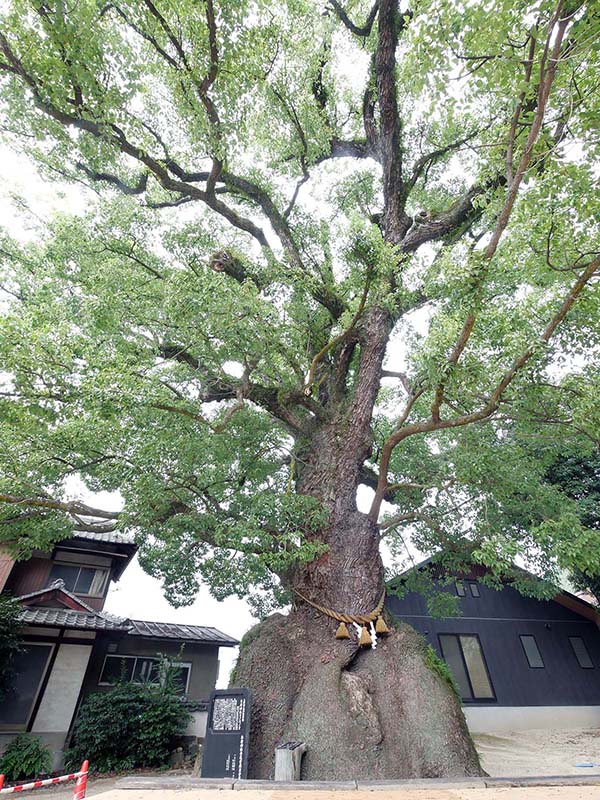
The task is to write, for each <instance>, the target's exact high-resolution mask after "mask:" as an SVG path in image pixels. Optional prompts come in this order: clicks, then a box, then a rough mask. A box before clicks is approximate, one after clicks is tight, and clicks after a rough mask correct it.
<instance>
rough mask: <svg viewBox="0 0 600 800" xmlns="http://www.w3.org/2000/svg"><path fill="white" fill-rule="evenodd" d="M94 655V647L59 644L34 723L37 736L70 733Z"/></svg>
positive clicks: (89, 645)
mask: <svg viewBox="0 0 600 800" xmlns="http://www.w3.org/2000/svg"><path fill="white" fill-rule="evenodd" d="M91 652H92V645H91V644H61V645H60V647H59V650H58V653H57V655H56V660H55V661H54V665H53V667H52V673H51V674H50V678H49V680H48V684H47V686H46V691H45V692H44V697H43V698H42V702H41V703H40V707H39V709H38V712H37V714H36V717H35V721H34V723H33V727H32V731H33V732H34V733H38V732H40V733H42V732H43V733H46V732H54V731H56V732H58V731H62V732H63V733H65V734H66V733H67V731H68V730H69V725H70V724H71V719H72V718H73V714H74V713H75V706H76V704H77V698H78V697H79V690H80V689H81V684H82V682H83V677H84V675H85V671H86V669H87V665H88V661H89V659H90V654H91Z"/></svg>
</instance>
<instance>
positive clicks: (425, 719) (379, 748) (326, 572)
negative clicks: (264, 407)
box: [234, 308, 481, 780]
mask: <svg viewBox="0 0 600 800" xmlns="http://www.w3.org/2000/svg"><path fill="white" fill-rule="evenodd" d="M390 328H391V320H390V317H389V314H388V313H387V312H386V311H385V310H383V309H378V308H372V309H371V310H370V311H369V312H368V313H367V314H366V315H365V319H364V320H363V325H362V330H361V335H360V339H359V341H360V362H359V367H358V371H357V375H356V379H355V382H354V387H353V390H352V391H351V392H349V393H348V392H340V394H339V399H337V400H336V394H335V392H336V388H335V381H333V382H330V384H329V388H330V395H329V396H330V398H333V399H334V400H335V401H336V402H332V403H330V404H329V414H328V418H327V420H326V421H325V422H323V423H322V424H321V426H320V427H319V428H318V429H316V430H314V431H312V434H311V436H310V439H309V440H308V441H307V442H306V447H305V448H302V447H299V448H298V450H299V453H300V456H301V457H300V458H299V463H300V464H301V468H300V469H299V472H298V480H297V483H296V491H298V492H300V493H301V494H308V495H311V496H313V497H316V498H318V499H319V501H320V502H321V503H322V504H323V506H325V507H326V508H327V509H328V511H329V520H328V525H327V527H326V528H325V529H324V530H322V531H320V532H319V533H318V535H317V534H315V535H316V536H317V538H318V539H319V541H322V542H323V543H324V544H325V545H326V546H327V550H326V552H324V553H323V555H322V556H321V557H319V558H317V559H316V560H315V561H313V562H312V563H310V564H308V565H300V566H298V567H297V568H296V570H295V571H294V572H293V573H292V574H288V575H285V576H282V580H283V582H284V583H285V585H286V586H288V587H289V588H290V589H291V590H292V591H293V592H294V593H295V594H296V599H297V604H296V607H295V608H294V610H293V611H292V613H291V614H290V615H289V616H288V617H284V616H282V615H280V614H276V615H274V616H272V617H270V618H269V619H267V620H265V621H264V622H262V623H260V624H259V625H257V626H256V627H255V628H254V629H253V630H252V631H251V632H250V633H249V634H248V635H247V636H246V637H245V640H244V642H243V646H242V647H241V652H240V657H239V660H238V664H237V667H236V670H235V675H234V684H235V685H238V686H247V687H248V688H249V689H250V690H251V691H252V695H253V707H252V730H251V737H250V777H252V778H268V777H270V776H271V775H272V771H273V765H274V752H275V747H276V746H277V745H278V744H280V743H282V742H284V741H289V740H298V739H300V740H303V741H305V742H306V744H307V746H308V750H307V754H306V756H305V757H304V764H303V771H302V775H303V777H304V778H305V779H308V778H319V779H330V780H335V779H338V780H341V779H346V778H363V779H365V778H368V779H378V778H403V777H404V778H408V777H439V776H462V775H477V774H480V771H481V770H480V766H479V761H478V758H477V753H476V751H475V749H474V747H473V744H472V742H471V739H470V737H469V734H468V731H467V728H466V723H465V720H464V716H463V714H462V711H461V708H460V704H459V702H458V700H457V698H456V696H455V694H454V692H453V689H452V687H451V686H450V685H449V683H448V682H447V681H446V680H444V678H443V676H442V674H441V673H439V672H436V671H435V669H432V666H431V663H430V662H431V658H430V657H429V661H428V655H427V649H426V646H425V643H424V642H423V639H422V638H421V637H420V636H418V635H417V634H416V633H415V631H414V630H412V628H409V627H408V626H406V625H403V626H401V628H400V629H399V630H392V632H391V633H390V635H389V636H387V637H385V638H383V637H381V638H379V640H378V645H377V647H376V649H371V648H360V647H359V645H358V638H357V634H356V632H355V631H354V630H353V629H352V630H351V639H349V640H336V638H335V631H336V627H337V624H338V623H337V622H336V621H335V620H333V619H331V618H330V617H328V616H326V615H325V614H322V613H321V612H319V611H317V610H315V609H314V608H313V607H312V606H310V605H309V604H308V603H306V602H304V600H303V599H302V596H303V597H306V598H308V599H309V600H310V601H312V602H315V603H317V604H319V605H321V606H324V607H327V608H329V609H333V610H334V611H337V612H340V613H343V614H359V615H360V614H368V613H369V612H370V611H372V610H373V609H374V608H375V607H376V605H377V603H378V601H379V599H380V597H381V593H382V590H383V565H382V562H381V556H380V553H379V539H380V536H379V527H378V525H377V523H376V522H375V521H373V520H372V519H370V518H369V517H368V516H367V515H366V514H362V513H361V512H359V511H358V510H357V508H356V490H357V487H358V484H359V482H360V471H361V467H362V465H363V463H364V461H365V459H366V458H367V457H368V455H369V453H370V450H371V446H372V438H371V437H372V431H371V415H372V410H373V405H374V403H375V399H376V396H377V391H378V387H379V383H380V378H381V364H382V361H383V357H384V353H385V346H386V343H387V340H388V336H389V332H390ZM351 627H352V626H350V628H351Z"/></svg>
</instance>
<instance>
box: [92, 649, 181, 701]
mask: <svg viewBox="0 0 600 800" xmlns="http://www.w3.org/2000/svg"><path fill="white" fill-rule="evenodd" d="M169 666H170V672H169V677H170V679H171V680H173V684H174V686H175V689H176V690H177V692H178V693H179V694H187V691H188V686H189V683H190V675H191V672H192V665H191V664H190V663H189V662H180V661H172V662H171V663H170V664H169ZM162 680H163V679H162V678H161V675H160V659H158V658H147V657H145V656H120V655H114V656H112V655H107V656H106V658H105V659H104V666H103V667H102V672H101V674H100V680H99V681H98V685H99V686H114V685H115V684H117V683H129V682H130V681H132V682H134V683H153V684H160V683H162Z"/></svg>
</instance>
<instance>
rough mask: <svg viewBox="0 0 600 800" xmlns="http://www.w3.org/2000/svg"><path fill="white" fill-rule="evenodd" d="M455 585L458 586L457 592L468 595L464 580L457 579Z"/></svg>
mask: <svg viewBox="0 0 600 800" xmlns="http://www.w3.org/2000/svg"><path fill="white" fill-rule="evenodd" d="M455 586H456V594H457V595H458V596H459V597H464V596H465V595H466V592H465V585H464V583H463V582H462V581H456V584H455Z"/></svg>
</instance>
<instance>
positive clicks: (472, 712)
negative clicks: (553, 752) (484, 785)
mask: <svg viewBox="0 0 600 800" xmlns="http://www.w3.org/2000/svg"><path fill="white" fill-rule="evenodd" d="M429 563H430V562H423V564H421V565H418V567H417V569H423V568H427V567H428V565H429ZM483 575H484V570H483V569H482V568H481V567H473V569H472V571H471V572H470V573H469V574H466V575H461V576H457V577H456V580H454V581H453V582H451V583H449V584H444V583H443V582H442V581H439V580H438V581H437V583H438V589H439V590H440V591H443V592H451V593H453V594H455V595H457V596H458V598H459V606H460V616H453V617H444V618H442V619H436V618H434V617H432V616H431V615H430V613H429V612H428V609H427V602H426V599H425V597H424V596H422V595H421V594H419V593H417V592H408V593H407V594H405V595H404V596H403V597H396V596H393V595H390V596H389V597H388V599H387V601H386V605H387V608H388V610H389V611H390V612H392V613H393V614H394V615H395V616H396V617H398V618H399V619H401V620H404V621H406V622H407V623H409V624H410V625H412V626H413V627H414V628H415V629H416V630H417V631H419V633H421V634H422V635H423V636H424V637H425V639H426V640H427V642H428V643H429V644H431V645H432V646H433V647H434V648H435V650H436V651H437V653H438V654H439V655H440V656H441V657H442V658H444V660H445V661H446V662H447V663H448V665H449V666H450V668H451V670H452V672H453V674H454V677H455V680H456V683H457V685H458V687H459V689H460V692H461V695H462V700H463V708H464V712H465V717H466V719H467V722H468V724H469V727H470V729H471V730H472V731H473V732H483V733H494V732H502V731H509V730H522V729H528V728H544V727H556V728H560V727H570V728H575V727H591V726H594V727H595V726H598V725H600V631H599V630H598V626H599V624H600V614H599V613H598V611H597V610H596V608H595V607H594V606H592V605H590V604H589V603H587V602H586V601H585V600H583V599H581V598H579V597H577V596H576V595H573V594H571V593H569V592H566V591H565V592H561V593H560V594H558V595H556V597H554V599H552V600H537V599H534V598H532V597H525V596H523V595H522V594H520V593H519V592H518V591H517V590H516V589H514V588H513V587H512V586H511V585H510V584H508V583H506V584H505V585H504V586H503V588H502V589H501V590H497V589H493V588H490V587H489V586H486V585H485V584H484V583H483V582H482V580H481V579H482V577H483Z"/></svg>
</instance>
